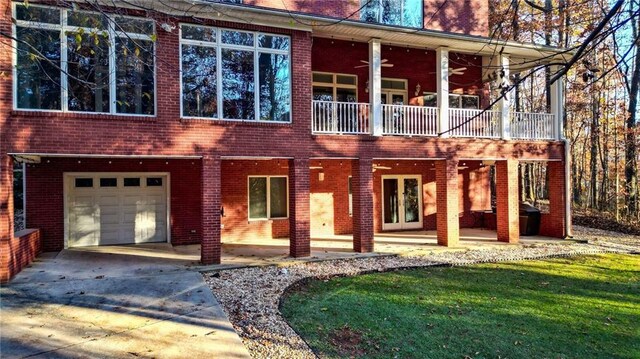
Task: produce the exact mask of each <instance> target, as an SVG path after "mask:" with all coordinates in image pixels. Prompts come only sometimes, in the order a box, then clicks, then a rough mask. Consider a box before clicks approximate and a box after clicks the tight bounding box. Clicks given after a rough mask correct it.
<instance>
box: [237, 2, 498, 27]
mask: <svg viewBox="0 0 640 359" xmlns="http://www.w3.org/2000/svg"><path fill="white" fill-rule="evenodd" d="M363 3H364V2H363V1H361V0H322V1H318V0H316V1H313V0H306V1H299V0H284V1H282V0H244V1H243V4H245V5H252V6H260V7H266V8H272V9H279V10H287V11H294V12H301V13H307V14H314V15H322V16H329V17H335V18H344V17H347V16H350V15H351V14H354V12H355V14H354V15H352V16H351V17H350V19H351V20H359V19H360V15H359V13H357V11H358V9H359V8H360V7H361V6H362V4H363ZM423 3H424V12H423V17H424V28H425V29H429V30H437V31H445V32H455V33H460V34H469V35H479V36H488V35H489V22H488V21H489V2H488V1H487V0H424V1H423Z"/></svg>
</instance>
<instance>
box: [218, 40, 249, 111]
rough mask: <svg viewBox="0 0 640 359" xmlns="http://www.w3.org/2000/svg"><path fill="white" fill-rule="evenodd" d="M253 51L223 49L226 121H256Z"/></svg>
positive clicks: (223, 91) (223, 100)
mask: <svg viewBox="0 0 640 359" xmlns="http://www.w3.org/2000/svg"><path fill="white" fill-rule="evenodd" d="M253 54H254V53H253V51H245V50H231V49H222V106H223V107H222V108H223V116H224V118H225V119H231V120H255V115H256V114H255V97H254V96H255V93H254V86H255V78H254V75H255V74H254V68H253V64H254V62H253Z"/></svg>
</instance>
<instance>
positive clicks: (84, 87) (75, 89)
mask: <svg viewBox="0 0 640 359" xmlns="http://www.w3.org/2000/svg"><path fill="white" fill-rule="evenodd" d="M15 18H16V26H15V37H16V43H17V54H16V55H17V56H16V68H15V70H16V76H15V79H14V86H15V87H14V94H15V107H16V108H19V109H34V110H61V111H80V112H97V113H119V114H136V115H153V114H154V113H155V105H154V103H155V100H154V97H155V91H154V87H155V80H154V43H153V39H154V38H155V35H154V31H155V30H154V23H153V21H151V20H146V19H134V18H128V17H122V16H117V15H114V16H111V17H109V16H105V15H102V14H97V13H92V12H86V11H76V10H66V9H59V8H53V7H46V6H36V5H28V6H25V5H23V4H16V5H15Z"/></svg>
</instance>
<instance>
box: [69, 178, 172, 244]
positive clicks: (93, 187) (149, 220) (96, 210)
mask: <svg viewBox="0 0 640 359" xmlns="http://www.w3.org/2000/svg"><path fill="white" fill-rule="evenodd" d="M67 224H68V242H67V246H68V247H79V246H98V245H109V244H133V243H149V242H166V241H167V176H166V175H146V174H100V175H94V174H88V175H75V174H74V175H70V176H68V177H67Z"/></svg>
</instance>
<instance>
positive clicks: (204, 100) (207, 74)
mask: <svg viewBox="0 0 640 359" xmlns="http://www.w3.org/2000/svg"><path fill="white" fill-rule="evenodd" d="M216 60H217V56H216V49H215V48H212V47H202V46H194V45H182V114H183V116H194V117H195V116H197V117H211V118H217V117H218V106H217V104H218V97H217V95H218V94H217V84H218V83H217V74H216V71H217V67H216V66H217V65H216Z"/></svg>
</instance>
